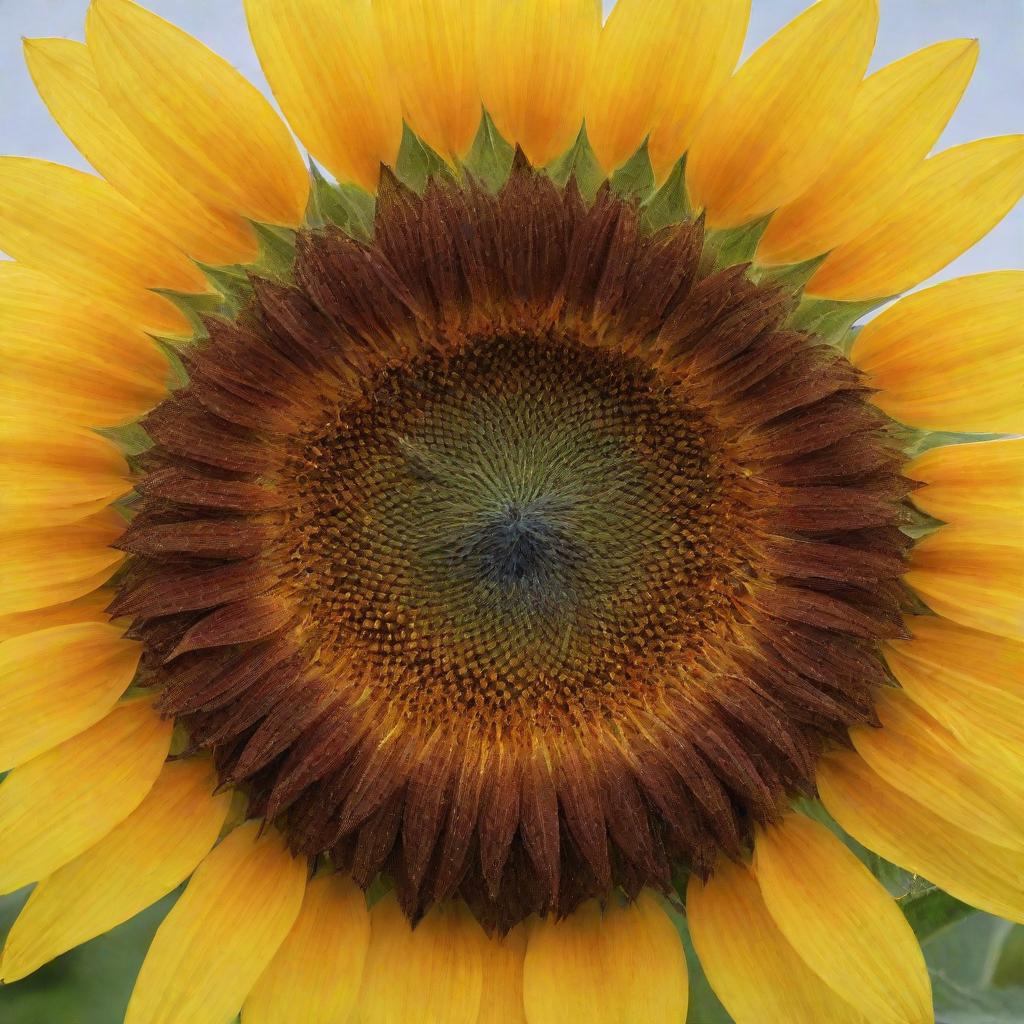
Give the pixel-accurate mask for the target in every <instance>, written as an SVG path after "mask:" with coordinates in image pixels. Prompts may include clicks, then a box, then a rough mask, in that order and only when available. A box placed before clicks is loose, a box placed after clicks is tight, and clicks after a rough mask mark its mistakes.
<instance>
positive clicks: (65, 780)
mask: <svg viewBox="0 0 1024 1024" xmlns="http://www.w3.org/2000/svg"><path fill="white" fill-rule="evenodd" d="M8 642H10V641H8ZM171 728H172V725H171V722H169V721H164V720H163V719H162V718H160V716H159V715H158V714H157V713H156V712H155V711H154V710H153V708H152V702H151V701H149V700H134V701H130V702H128V703H126V704H123V705H121V706H120V707H117V708H115V709H114V710H113V711H111V712H110V714H108V715H107V716H106V717H105V718H103V719H101V720H100V721H98V722H97V723H96V724H95V725H93V726H92V727H91V728H89V729H87V730H86V731H85V732H82V733H79V734H78V735H77V736H74V737H73V738H72V739H69V740H67V741H65V742H64V743H62V744H60V746H57V747H54V748H53V749H52V750H48V751H47V752H46V753H45V754H40V755H39V756H38V757H35V758H33V759H32V760H31V761H26V762H25V763H24V764H22V765H20V766H19V767H17V768H15V769H14V771H12V772H11V773H10V774H9V775H8V776H7V778H5V779H4V781H3V782H2V783H0V848H2V849H3V851H4V856H3V860H2V861H0V892H13V891H14V890H15V889H20V888H21V887H22V886H23V885H27V884H28V883H29V882H35V881H37V880H38V879H40V878H45V877H46V876H47V875H49V874H50V873H51V872H53V871H56V870H57V868H59V867H62V866H63V865H64V864H67V863H68V861H70V860H73V859H74V858H75V857H77V856H79V854H82V853H84V852H85V851H86V850H88V849H89V848H90V847H91V846H93V845H95V844H96V843H98V842H99V841H100V840H101V839H102V838H103V837H104V836H105V835H107V833H109V832H110V831H111V829H113V828H114V826H115V825H118V824H119V823H120V822H122V821H124V819H125V818H127V817H128V815H129V814H131V812H132V811H134V810H135V808H136V807H138V806H139V804H140V803H142V799H143V797H144V796H145V795H146V794H147V793H148V792H149V790H150V788H151V787H152V785H153V783H154V781H155V780H156V777H157V775H159V774H160V768H161V766H162V765H163V763H164V759H165V758H166V757H167V751H168V749H169V747H170V744H171Z"/></svg>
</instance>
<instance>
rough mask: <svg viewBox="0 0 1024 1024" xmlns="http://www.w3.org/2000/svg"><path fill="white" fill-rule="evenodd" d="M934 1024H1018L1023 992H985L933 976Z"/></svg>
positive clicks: (1023, 1018)
mask: <svg viewBox="0 0 1024 1024" xmlns="http://www.w3.org/2000/svg"><path fill="white" fill-rule="evenodd" d="M932 992H933V993H934V996H935V1010H936V1016H935V1020H936V1024H1021V1021H1024V988H1019V987H1016V988H1010V989H985V988H979V987H974V986H965V985H959V984H957V983H956V982H952V981H950V980H949V979H947V978H944V977H943V976H942V975H935V974H933V975H932Z"/></svg>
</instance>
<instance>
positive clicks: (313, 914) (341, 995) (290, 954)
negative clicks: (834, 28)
mask: <svg viewBox="0 0 1024 1024" xmlns="http://www.w3.org/2000/svg"><path fill="white" fill-rule="evenodd" d="M369 944H370V914H369V911H368V910H367V909H366V897H365V896H364V895H363V893H362V891H361V890H360V889H358V888H357V887H356V885H355V883H354V882H353V881H352V880H351V879H350V878H348V877H346V876H345V875H341V874H331V875H320V876H319V877H318V878H314V879H313V881H312V882H310V883H309V884H308V885H307V886H306V894H305V896H304V897H303V900H302V909H301V910H300V911H299V916H298V918H296V920H295V924H293V925H292V929H291V931H290V932H289V933H288V937H287V938H286V939H285V940H284V942H283V943H282V944H281V947H280V949H278V951H277V953H275V954H274V958H273V960H271V961H270V963H269V965H268V966H267V969H266V970H265V971H264V972H263V974H262V975H260V979H259V981H257V982H256V986H255V988H253V990H252V991H251V992H250V993H249V996H248V998H247V999H246V1001H245V1006H244V1008H243V1009H242V1020H243V1021H244V1024H279V1022H280V1021H284V1020H289V1019H295V1020H301V1021H302V1022H303V1024H335V1022H337V1021H344V1020H348V1019H349V1014H350V1013H351V1011H352V1007H353V1006H355V1003H356V999H357V998H358V996H359V986H360V983H361V982H362V978H363V963H364V961H365V960H366V950H367V947H368V946H369Z"/></svg>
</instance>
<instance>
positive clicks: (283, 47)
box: [245, 0, 402, 192]
mask: <svg viewBox="0 0 1024 1024" xmlns="http://www.w3.org/2000/svg"><path fill="white" fill-rule="evenodd" d="M245 12H246V16H247V17H248V19H249V33H250V34H251V36H252V41H253V45H254V46H255V47H256V52H257V54H259V58H260V63H261V64H262V65H263V70H264V72H265V73H266V76H267V80H268V81H269V82H270V87H271V88H272V89H273V90H274V95H275V96H276V97H277V102H278V103H280V104H281V109H282V110H283V111H284V113H285V116H286V117H287V118H288V120H289V121H290V122H291V125H292V127H293V128H294V129H295V133H296V134H297V135H298V136H299V138H300V139H302V141H303V143H304V144H305V145H306V146H307V147H308V148H309V151H310V152H311V153H312V154H313V156H314V157H316V159H317V160H320V161H321V162H322V163H323V164H325V165H326V166H327V168H328V169H329V170H330V171H331V172H332V173H333V174H335V175H337V177H339V178H340V179H342V180H343V181H353V182H355V183H356V184H358V185H362V187H363V188H365V189H368V190H369V191H371V192H376V191H377V179H378V177H379V176H380V165H381V164H382V163H386V164H393V163H394V162H395V158H396V157H397V156H398V147H399V145H400V144H401V141H402V107H401V101H400V99H399V95H398V85H397V83H396V82H395V80H394V78H393V76H392V74H391V72H390V70H389V68H388V65H387V58H386V56H385V53H384V48H383V46H382V44H381V39H380V33H379V32H378V30H377V23H376V21H375V19H374V16H373V8H372V4H371V0H245Z"/></svg>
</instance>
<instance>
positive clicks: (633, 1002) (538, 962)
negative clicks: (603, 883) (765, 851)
mask: <svg viewBox="0 0 1024 1024" xmlns="http://www.w3.org/2000/svg"><path fill="white" fill-rule="evenodd" d="M688 997H689V990H688V981H687V974H686V958H685V955H684V953H683V947H682V943H681V942H680V940H679V934H678V932H677V931H676V929H675V925H673V924H672V921H671V919H670V918H669V916H668V914H666V913H665V911H664V910H662V908H661V905H660V904H659V903H658V901H657V899H656V898H655V897H654V896H652V895H651V894H650V893H649V892H644V893H641V895H640V896H639V898H638V899H637V901H636V902H635V903H634V904H632V905H630V906H625V907H623V906H619V905H618V904H616V903H614V902H613V903H612V904H611V905H609V907H608V908H607V909H606V910H605V911H604V913H603V914H602V912H601V910H600V908H599V907H598V905H597V903H596V902H594V901H590V902H588V903H585V904H583V906H581V907H580V908H579V909H578V910H576V911H575V912H574V913H572V914H570V915H569V917H567V918H565V919H564V920H561V921H553V920H551V919H550V918H549V919H547V920H544V921H539V922H537V923H536V924H535V925H534V926H533V927H532V928H531V930H530V934H529V938H528V939H527V945H526V960H525V962H524V964H523V1001H524V1004H525V1006H526V1018H527V1020H528V1021H529V1022H530V1024H565V1022H567V1021H572V1022H573V1024H575V1022H576V1021H579V1022H580V1024H582V1022H583V1021H588V1022H590V1021H592V1022H593V1024H605V1022H607V1024H646V1022H648V1021H655V1020H657V1021H682V1020H685V1019H686V1007H687V1001H688Z"/></svg>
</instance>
